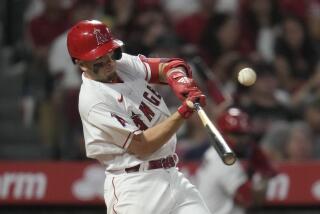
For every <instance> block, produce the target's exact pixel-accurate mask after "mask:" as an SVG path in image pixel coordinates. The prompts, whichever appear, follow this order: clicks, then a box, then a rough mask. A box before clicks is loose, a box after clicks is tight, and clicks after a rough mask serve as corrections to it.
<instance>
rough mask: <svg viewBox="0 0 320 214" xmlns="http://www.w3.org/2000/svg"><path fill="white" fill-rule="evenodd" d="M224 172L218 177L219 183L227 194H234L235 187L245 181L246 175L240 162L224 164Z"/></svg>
mask: <svg viewBox="0 0 320 214" xmlns="http://www.w3.org/2000/svg"><path fill="white" fill-rule="evenodd" d="M224 167H225V172H224V173H223V174H222V175H221V177H220V185H221V186H222V187H223V189H225V190H226V192H227V193H228V194H229V195H234V194H235V192H236V191H237V189H238V188H239V187H240V186H241V185H242V184H243V183H245V182H246V180H247V175H246V173H245V172H244V170H243V168H242V166H241V165H240V163H238V162H236V163H235V164H234V165H232V166H224Z"/></svg>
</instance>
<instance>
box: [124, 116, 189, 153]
mask: <svg viewBox="0 0 320 214" xmlns="http://www.w3.org/2000/svg"><path fill="white" fill-rule="evenodd" d="M183 121H184V119H183V118H182V117H181V115H180V114H179V113H178V112H176V113H174V114H173V115H171V116H170V117H169V118H167V119H166V120H164V121H163V122H161V123H159V124H157V125H156V126H154V127H151V128H149V129H147V130H145V131H144V132H142V133H141V134H138V135H135V136H134V137H133V139H132V142H131V144H130V145H129V147H128V151H129V152H131V153H133V154H136V155H138V156H139V157H145V156H148V155H150V154H152V153H153V152H155V151H157V150H158V149H159V148H160V147H161V146H163V145H164V144H165V143H166V142H167V141H168V140H169V139H170V138H171V137H172V136H173V135H174V134H175V133H176V132H177V131H178V129H179V128H180V127H181V125H182V123H183Z"/></svg>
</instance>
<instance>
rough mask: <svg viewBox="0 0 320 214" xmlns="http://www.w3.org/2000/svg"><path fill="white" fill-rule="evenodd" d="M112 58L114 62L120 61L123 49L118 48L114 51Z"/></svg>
mask: <svg viewBox="0 0 320 214" xmlns="http://www.w3.org/2000/svg"><path fill="white" fill-rule="evenodd" d="M111 58H112V59H113V60H119V59H121V58H122V49H121V47H119V48H116V49H115V50H114V51H113V54H112V56H111Z"/></svg>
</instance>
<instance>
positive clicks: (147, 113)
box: [139, 102, 155, 121]
mask: <svg viewBox="0 0 320 214" xmlns="http://www.w3.org/2000/svg"><path fill="white" fill-rule="evenodd" d="M139 109H140V110H141V111H142V112H143V114H144V116H146V118H148V120H149V121H151V120H152V118H153V117H154V115H155V114H154V112H153V111H152V110H151V109H150V108H149V106H147V104H145V103H144V102H141V104H140V106H139Z"/></svg>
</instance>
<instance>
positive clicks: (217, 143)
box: [194, 103, 236, 165]
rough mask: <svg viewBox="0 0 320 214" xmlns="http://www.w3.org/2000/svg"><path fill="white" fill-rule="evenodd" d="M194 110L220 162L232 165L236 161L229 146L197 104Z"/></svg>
mask: <svg viewBox="0 0 320 214" xmlns="http://www.w3.org/2000/svg"><path fill="white" fill-rule="evenodd" d="M194 108H195V109H196V111H197V113H198V115H199V117H200V119H201V121H202V123H203V125H204V127H205V128H206V130H207V132H208V135H209V137H210V138H211V139H210V143H211V145H212V146H213V147H214V148H215V150H216V152H217V153H218V154H219V156H220V158H221V160H222V161H223V163H224V164H226V165H232V164H234V163H235V161H236V155H235V153H234V152H233V151H232V150H231V149H230V147H229V145H228V144H227V143H226V141H225V140H224V138H223V137H222V135H221V134H220V132H219V131H218V129H217V128H216V127H215V126H214V125H213V123H212V122H211V121H210V119H209V118H208V116H207V114H206V113H205V111H204V110H203V109H202V108H201V106H200V104H199V103H194Z"/></svg>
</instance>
